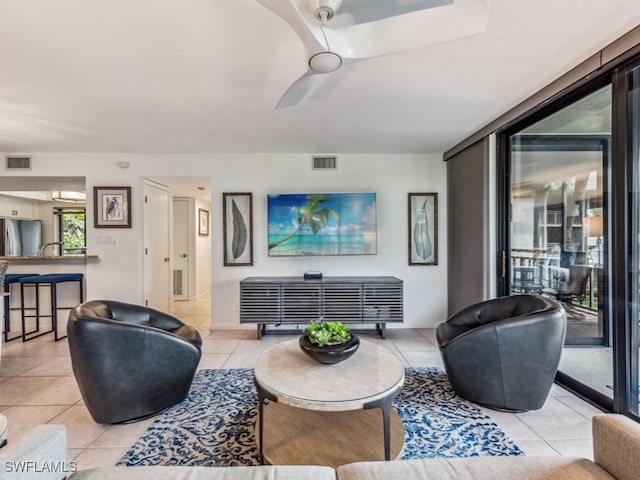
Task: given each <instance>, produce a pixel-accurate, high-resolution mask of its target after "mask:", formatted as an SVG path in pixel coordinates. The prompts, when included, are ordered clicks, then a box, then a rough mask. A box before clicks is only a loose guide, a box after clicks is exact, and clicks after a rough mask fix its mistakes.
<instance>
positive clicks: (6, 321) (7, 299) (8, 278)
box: [4, 273, 40, 343]
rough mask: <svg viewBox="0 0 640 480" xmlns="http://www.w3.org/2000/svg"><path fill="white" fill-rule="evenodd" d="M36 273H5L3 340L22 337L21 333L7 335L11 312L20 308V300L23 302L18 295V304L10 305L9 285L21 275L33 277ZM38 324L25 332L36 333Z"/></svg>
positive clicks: (9, 329) (28, 333) (21, 276)
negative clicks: (11, 335)
mask: <svg viewBox="0 0 640 480" xmlns="http://www.w3.org/2000/svg"><path fill="white" fill-rule="evenodd" d="M37 275H38V274H37V273H7V274H6V275H5V277H4V294H5V298H4V341H5V343H6V342H10V341H11V340H17V339H18V338H22V333H20V334H18V335H16V336H15V337H11V338H10V337H9V332H10V331H11V312H12V311H14V310H22V302H24V298H23V297H20V306H19V307H12V306H11V285H13V284H15V283H18V281H19V280H20V279H21V278H23V277H35V276H37ZM39 328H40V325H37V328H36V329H35V330H32V331H30V332H27V335H30V334H32V333H36V332H38V331H39Z"/></svg>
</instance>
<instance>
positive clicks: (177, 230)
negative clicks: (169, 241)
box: [173, 198, 193, 300]
mask: <svg viewBox="0 0 640 480" xmlns="http://www.w3.org/2000/svg"><path fill="white" fill-rule="evenodd" d="M191 216H192V215H191V208H190V207H189V199H188V198H174V199H173V299H174V300H189V297H190V293H189V287H190V285H189V261H190V256H191V255H190V251H189V245H190V243H191V238H190V237H191V235H190V233H191V231H192V230H193V229H192V228H191V226H190V223H191V222H190V218H191Z"/></svg>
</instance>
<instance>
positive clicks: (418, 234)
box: [408, 193, 438, 265]
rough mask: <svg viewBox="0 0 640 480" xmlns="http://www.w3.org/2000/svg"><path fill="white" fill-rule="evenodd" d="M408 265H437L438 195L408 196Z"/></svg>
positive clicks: (420, 194)
mask: <svg viewBox="0 0 640 480" xmlns="http://www.w3.org/2000/svg"><path fill="white" fill-rule="evenodd" d="M408 218H409V237H408V238H409V265H437V264H438V194H437V193H410V194H409V214H408Z"/></svg>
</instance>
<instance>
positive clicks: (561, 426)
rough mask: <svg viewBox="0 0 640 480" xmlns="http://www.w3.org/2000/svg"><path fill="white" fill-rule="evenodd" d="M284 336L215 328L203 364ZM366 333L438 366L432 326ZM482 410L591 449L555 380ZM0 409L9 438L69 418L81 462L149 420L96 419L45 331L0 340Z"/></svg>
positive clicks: (504, 423)
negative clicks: (538, 393) (523, 402)
mask: <svg viewBox="0 0 640 480" xmlns="http://www.w3.org/2000/svg"><path fill="white" fill-rule="evenodd" d="M181 308H183V311H185V312H188V311H189V310H191V312H196V311H197V309H193V308H192V309H189V308H188V307H187V306H186V305H185V306H182V307H181ZM194 314H195V313H194ZM186 316H188V314H185V317H186ZM185 317H183V319H184V320H186V321H188V318H185ZM199 318H202V317H201V316H200V317H199ZM287 338H292V337H283V336H278V337H274V336H268V337H265V338H263V339H262V340H256V334H255V330H253V329H252V330H219V331H215V330H214V331H213V332H211V333H210V334H209V335H208V336H207V337H205V340H204V348H203V355H202V360H201V362H200V368H241V367H246V368H251V367H254V366H255V362H256V359H257V358H258V356H259V355H260V353H261V352H262V351H264V350H265V349H267V348H269V347H270V346H272V345H274V344H275V343H277V342H281V341H283V340H285V339H287ZM365 338H366V339H367V340H371V341H375V342H381V343H382V344H384V345H386V346H387V347H388V348H389V349H391V350H392V351H394V352H395V353H396V354H397V355H398V356H399V357H400V358H401V359H402V361H403V362H404V364H405V365H406V366H412V367H425V366H438V367H440V368H442V362H441V360H440V354H439V352H438V349H437V347H436V344H435V340H434V330H433V329H388V330H387V339H386V340H382V339H379V338H377V337H376V336H374V335H366V336H365ZM484 410H485V411H486V412H487V414H489V415H490V416H491V417H492V418H493V420H494V421H495V422H496V423H497V424H498V425H500V426H501V427H502V428H503V430H504V431H505V432H506V433H507V434H508V435H509V436H510V437H511V438H512V439H513V440H514V441H515V442H516V443H517V444H518V445H519V446H520V447H521V448H522V449H523V450H524V451H525V452H526V454H527V455H569V456H584V457H588V458H591V456H592V449H591V417H592V416H593V415H594V414H596V413H599V411H598V410H597V409H595V408H594V407H592V406H590V405H588V404H587V403H585V402H583V401H582V400H580V399H578V398H577V397H575V396H574V395H572V394H571V393H569V392H567V391H565V390H563V389H562V388H560V387H558V386H555V385H554V387H553V389H552V391H551V395H550V397H549V399H548V400H547V402H546V404H545V405H544V407H543V408H542V409H540V410H538V411H533V412H526V413H519V414H509V413H502V412H496V411H492V410H489V409H484ZM0 411H1V412H2V413H3V414H4V415H5V416H6V417H7V418H8V419H9V436H10V438H11V437H13V436H19V435H20V433H21V432H22V431H24V430H25V429H26V428H29V427H31V426H33V425H36V424H41V423H53V424H64V425H66V426H67V435H68V441H69V459H70V460H71V459H74V460H75V461H76V462H77V463H78V466H79V468H81V469H85V468H90V467H93V466H100V465H113V464H115V463H116V462H117V461H118V459H119V458H120V457H121V456H122V455H123V454H124V453H125V452H126V451H127V449H128V448H129V447H130V446H131V445H132V444H133V443H134V442H135V441H136V440H137V438H138V437H139V436H140V435H141V434H142V432H143V431H144V430H145V429H146V428H147V427H148V426H149V425H150V424H151V423H152V422H153V420H154V419H149V420H146V421H143V422H139V423H134V424H129V425H99V424H96V423H95V422H93V420H92V419H91V417H90V416H89V414H88V412H87V410H86V408H85V407H84V405H83V402H82V398H81V396H80V392H79V391H78V388H77V386H76V383H75V379H74V377H73V373H72V371H71V363H70V359H69V351H68V347H67V343H66V340H62V341H59V342H53V339H52V338H51V336H50V335H47V336H44V337H41V338H38V339H36V340H33V341H31V342H27V343H22V342H20V341H19V340H18V341H14V342H10V343H7V344H4V345H3V346H2V363H1V364H0Z"/></svg>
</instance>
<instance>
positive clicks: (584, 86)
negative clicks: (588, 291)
mask: <svg viewBox="0 0 640 480" xmlns="http://www.w3.org/2000/svg"><path fill="white" fill-rule="evenodd" d="M613 77H614V73H613V72H612V71H607V70H603V71H601V72H600V73H599V75H597V76H593V77H591V78H589V79H586V80H585V81H583V82H579V83H578V84H577V85H576V86H575V87H574V88H573V89H572V90H568V91H564V92H561V93H559V94H558V95H556V96H555V97H553V98H552V99H550V100H549V101H548V102H545V103H544V104H541V105H539V106H537V107H535V108H534V109H532V110H531V111H529V112H528V113H526V114H524V115H522V116H521V117H519V118H518V119H516V120H514V121H513V122H510V123H509V124H507V125H505V126H504V127H503V128H501V129H499V130H498V131H496V137H497V138H496V140H497V141H496V145H497V152H496V157H497V166H496V175H497V179H496V185H497V192H496V193H497V196H498V198H497V202H496V206H497V212H496V218H497V231H496V235H497V244H496V246H497V257H498V268H497V270H496V271H497V277H498V278H497V283H496V285H497V295H498V296H504V295H509V294H510V291H511V285H510V278H511V271H510V268H511V267H510V266H511V254H510V252H511V243H510V222H511V218H512V213H513V212H512V209H511V203H510V199H511V145H510V143H511V142H510V138H511V137H512V135H515V134H517V133H518V132H519V131H521V130H523V129H525V128H527V127H528V126H530V125H533V124H534V123H536V122H538V121H540V120H542V119H544V118H545V117H547V116H549V115H551V114H553V113H554V112H557V111H559V110H561V109H563V108H564V107H567V106H569V105H571V104H573V103H574V102H576V101H578V100H580V99H581V98H584V97H585V96H587V95H589V94H590V93H593V92H595V91H597V90H599V89H600V88H603V87H604V86H606V85H608V84H612V116H613V118H612V122H613V123H612V138H611V155H610V158H609V159H608V160H609V161H608V162H606V163H605V164H603V169H606V170H604V171H603V173H604V176H605V177H606V178H608V179H609V180H608V184H607V183H605V189H604V192H603V193H604V198H603V201H604V208H605V209H606V210H607V215H608V224H609V230H608V231H607V232H606V233H607V234H608V238H609V239H610V241H608V242H605V245H608V248H607V249H606V250H605V251H604V253H603V254H604V256H605V258H606V260H605V262H604V264H605V266H606V265H607V263H608V264H609V265H610V267H609V272H607V271H605V272H604V280H605V284H607V282H608V285H609V295H608V298H607V299H605V301H604V309H606V310H605V311H603V314H604V315H607V316H608V319H609V325H610V327H609V331H610V332H611V333H610V334H611V337H610V338H611V342H612V344H613V345H612V346H613V363H614V365H613V370H614V378H613V380H614V390H613V399H612V398H610V397H608V396H606V395H604V394H602V393H600V392H598V391H596V390H595V389H593V388H591V387H589V386H588V385H585V384H584V383H582V382H580V381H579V380H578V379H576V378H574V377H571V376H569V375H567V374H565V373H563V372H558V373H557V375H556V382H557V383H559V384H560V385H562V386H564V387H565V388H568V389H569V390H571V391H573V392H574V393H575V394H577V395H578V396H580V397H582V398H584V399H586V400H588V401H589V402H591V403H593V404H594V405H596V406H598V407H600V408H602V409H603V410H606V411H615V412H621V413H622V412H624V413H627V414H629V416H635V415H632V414H630V412H628V409H627V408H621V407H623V405H622V404H621V403H620V400H619V399H620V398H621V396H620V392H619V391H618V390H619V389H620V385H621V383H620V379H619V375H620V372H622V373H624V372H629V369H628V368H622V369H621V368H620V362H621V361H622V362H623V363H624V364H625V365H626V362H627V360H626V358H625V359H624V360H622V359H621V358H620V357H627V356H628V355H626V354H625V353H624V352H620V349H619V348H616V345H628V344H625V343H619V342H620V341H621V338H620V330H621V329H620V317H619V312H618V310H619V309H620V305H618V304H619V303H620V302H616V301H611V299H615V298H621V297H619V296H617V295H616V294H619V292H618V291H617V290H614V284H615V287H616V288H620V286H619V283H617V282H616V281H615V279H614V278H613V275H624V268H615V265H625V264H626V258H625V261H624V262H623V263H622V264H614V263H613V262H615V261H617V260H618V257H619V256H620V255H621V254H620V252H619V251H618V250H617V249H618V243H619V239H615V240H614V239H612V237H611V235H610V233H611V232H612V231H615V230H614V228H615V226H617V225H618V224H619V221H620V219H619V217H620V215H621V213H620V212H619V211H618V210H619V208H618V206H619V202H620V196H621V195H620V193H619V191H620V190H621V191H622V192H623V194H622V196H623V197H624V192H625V191H626V188H622V189H620V188H617V186H618V183H617V182H619V179H618V177H617V176H615V175H614V172H616V171H619V170H620V168H619V167H618V166H617V165H619V164H620V160H619V158H620V157H619V145H618V144H619V142H620V139H619V138H618V137H620V133H619V132H620V130H619V128H620V126H621V125H620V124H619V123H618V122H617V121H616V119H617V116H618V115H619V100H618V99H617V98H616V95H618V94H619V93H618V92H616V90H615V87H616V84H615V83H614V80H613ZM624 96H625V98H626V91H625V93H624ZM622 131H623V132H626V130H622ZM625 137H626V134H625ZM625 142H626V138H625ZM625 170H626V169H625ZM618 176H619V174H618ZM625 178H626V177H625ZM625 186H626V184H625ZM626 211H627V209H626V207H625V208H624V213H625V214H626ZM625 224H626V222H625ZM614 241H615V245H614V244H613V242H614ZM612 252H615V253H616V255H612ZM625 253H626V250H625ZM619 270H622V272H619ZM612 271H614V272H615V273H614V274H613V275H611V273H610V272H612ZM608 275H611V277H610V278H608ZM624 298H627V297H626V296H625V297H624ZM624 303H625V302H623V304H624ZM605 336H606V334H605ZM623 350H624V349H623ZM630 351H631V350H630V349H629V352H630ZM636 368H637V366H636ZM635 371H636V372H637V369H636V370H635ZM629 375H630V372H629ZM628 380H629V379H627V382H628ZM624 385H628V383H624ZM623 397H626V395H623Z"/></svg>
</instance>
